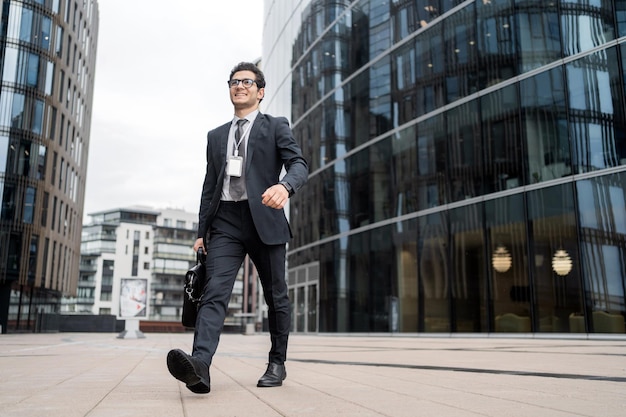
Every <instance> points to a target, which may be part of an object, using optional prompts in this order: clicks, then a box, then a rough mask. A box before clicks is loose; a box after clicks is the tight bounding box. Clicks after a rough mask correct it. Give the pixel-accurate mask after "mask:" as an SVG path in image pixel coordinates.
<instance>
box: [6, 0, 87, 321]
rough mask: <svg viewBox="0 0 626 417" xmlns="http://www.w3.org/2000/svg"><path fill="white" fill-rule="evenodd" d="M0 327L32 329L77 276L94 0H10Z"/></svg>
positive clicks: (56, 307)
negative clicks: (40, 316) (41, 315)
mask: <svg viewBox="0 0 626 417" xmlns="http://www.w3.org/2000/svg"><path fill="white" fill-rule="evenodd" d="M1 19H2V20H1V21H0V76H1V84H0V198H1V199H2V205H1V207H0V326H2V329H3V332H6V331H7V330H36V329H35V328H36V326H37V324H38V323H37V320H38V315H39V314H44V313H56V312H58V310H59V307H60V297H61V294H63V293H72V292H75V291H76V286H77V283H78V277H79V267H78V265H79V259H80V240H81V227H82V219H83V201H84V189H85V175H86V170H87V151H88V148H89V132H90V123H91V121H90V120H91V108H92V96H93V84H94V74H95V63H96V43H97V34H98V4H97V2H96V0H24V1H15V0H4V1H2V10H1Z"/></svg>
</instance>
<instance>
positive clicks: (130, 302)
mask: <svg viewBox="0 0 626 417" xmlns="http://www.w3.org/2000/svg"><path fill="white" fill-rule="evenodd" d="M147 300H148V280H147V279H143V278H122V287H121V289H120V317H146V303H147Z"/></svg>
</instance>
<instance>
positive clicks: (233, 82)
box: [228, 78, 256, 88]
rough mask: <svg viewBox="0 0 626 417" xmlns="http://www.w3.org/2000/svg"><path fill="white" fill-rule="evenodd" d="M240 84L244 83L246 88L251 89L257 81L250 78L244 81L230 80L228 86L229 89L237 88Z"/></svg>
mask: <svg viewBox="0 0 626 417" xmlns="http://www.w3.org/2000/svg"><path fill="white" fill-rule="evenodd" d="M239 83H243V86H244V87H246V88H250V87H252V85H253V84H254V83H256V81H255V80H251V79H250V78H244V79H243V80H238V79H236V78H233V79H231V80H228V86H229V87H231V88H232V87H237V86H238V85H239Z"/></svg>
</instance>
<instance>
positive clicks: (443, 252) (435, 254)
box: [417, 213, 451, 333]
mask: <svg viewBox="0 0 626 417" xmlns="http://www.w3.org/2000/svg"><path fill="white" fill-rule="evenodd" d="M418 222H419V231H418V240H417V245H418V250H417V253H418V264H417V265H418V266H417V267H418V276H419V278H418V303H419V304H418V308H419V315H420V318H421V319H422V321H421V323H420V325H421V327H420V329H419V330H420V331H424V332H427V333H436V332H449V331H450V303H449V300H450V290H451V289H450V275H451V271H450V270H449V267H450V262H449V259H448V251H447V244H448V227H447V221H446V216H445V214H444V213H436V214H432V215H429V216H424V217H420V218H419V219H418Z"/></svg>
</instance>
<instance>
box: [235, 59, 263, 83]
mask: <svg viewBox="0 0 626 417" xmlns="http://www.w3.org/2000/svg"><path fill="white" fill-rule="evenodd" d="M239 71H252V72H253V73H254V75H255V77H256V85H257V87H259V88H265V75H263V71H261V70H260V69H259V67H257V66H256V65H255V64H253V63H252V62H240V63H239V64H237V65H235V68H233V69H232V71H231V72H230V78H229V80H230V79H232V78H233V75H234V74H235V73H236V72H239Z"/></svg>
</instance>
